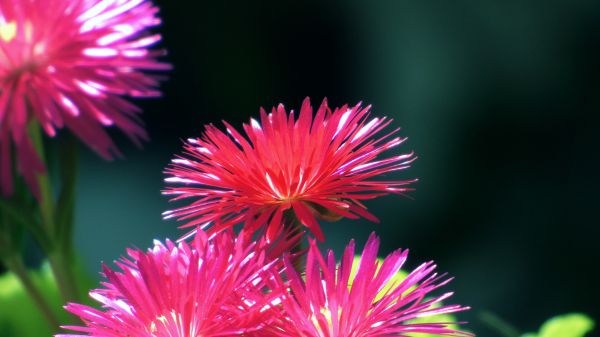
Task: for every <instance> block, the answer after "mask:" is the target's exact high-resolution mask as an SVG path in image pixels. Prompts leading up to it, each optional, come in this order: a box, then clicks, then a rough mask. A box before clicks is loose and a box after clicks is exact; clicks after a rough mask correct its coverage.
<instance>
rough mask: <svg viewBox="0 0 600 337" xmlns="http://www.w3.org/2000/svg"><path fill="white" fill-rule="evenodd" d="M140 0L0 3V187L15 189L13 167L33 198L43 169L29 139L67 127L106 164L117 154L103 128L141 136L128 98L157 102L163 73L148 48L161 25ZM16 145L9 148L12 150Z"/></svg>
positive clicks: (135, 139) (154, 11)
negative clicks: (37, 130)
mask: <svg viewBox="0 0 600 337" xmlns="http://www.w3.org/2000/svg"><path fill="white" fill-rule="evenodd" d="M157 12H158V8H157V7H155V6H153V5H152V3H151V2H150V1H146V0H18V1H15V0H0V190H1V192H2V193H3V194H4V195H9V194H10V193H11V192H12V189H13V186H12V184H13V182H12V177H11V175H12V171H13V164H12V159H11V158H12V157H13V155H12V152H13V151H14V152H15V153H16V168H17V170H18V171H19V172H20V174H22V175H23V177H24V178H25V181H26V182H27V184H28V185H29V186H30V188H31V190H32V191H33V192H34V193H36V194H37V191H38V187H37V181H36V180H37V179H36V177H37V175H38V174H40V173H43V172H44V171H45V167H44V163H43V162H42V161H41V159H40V158H39V157H38V154H37V153H36V150H35V149H34V146H33V144H32V141H31V139H30V137H29V135H28V130H27V128H28V125H29V124H30V123H32V122H34V123H39V125H41V127H42V128H43V130H44V131H45V133H46V134H47V135H48V136H51V137H52V136H54V135H55V134H56V130H57V129H60V128H63V127H65V126H66V127H67V128H69V129H70V130H71V131H72V132H73V133H75V134H76V135H77V136H78V137H79V138H80V139H81V140H83V141H84V142H85V143H86V144H87V145H88V146H90V147H91V148H92V149H93V150H94V151H96V152H97V153H98V154H100V155H101V156H102V157H104V158H106V159H110V158H112V157H113V156H114V155H115V154H118V150H117V148H116V147H115V145H114V144H113V142H112V141H111V139H110V137H109V135H108V134H107V132H106V131H105V130H104V127H106V126H115V127H117V128H119V129H120V130H122V131H123V132H124V133H125V134H126V135H127V136H128V137H129V138H130V139H131V140H132V141H133V142H134V143H136V144H139V143H140V141H141V140H144V139H145V138H146V133H145V131H144V129H143V128H142V127H141V125H140V120H139V117H138V113H139V112H140V110H139V108H138V107H136V106H135V105H133V104H131V103H129V102H128V101H127V100H125V98H126V97H128V96H130V97H155V96H159V95H160V92H159V91H158V90H157V87H158V80H159V79H158V77H156V76H154V75H149V74H145V73H143V72H142V71H145V70H151V71H155V70H165V69H169V68H170V66H169V65H168V64H164V63H160V62H159V61H157V57H159V56H161V55H163V54H164V51H162V50H150V49H149V47H150V46H151V45H153V44H155V43H156V42H158V41H159V40H160V35H158V34H151V33H149V32H148V28H150V27H153V26H156V25H158V24H159V23H160V19H159V18H157V17H156V14H157ZM13 148H14V149H13Z"/></svg>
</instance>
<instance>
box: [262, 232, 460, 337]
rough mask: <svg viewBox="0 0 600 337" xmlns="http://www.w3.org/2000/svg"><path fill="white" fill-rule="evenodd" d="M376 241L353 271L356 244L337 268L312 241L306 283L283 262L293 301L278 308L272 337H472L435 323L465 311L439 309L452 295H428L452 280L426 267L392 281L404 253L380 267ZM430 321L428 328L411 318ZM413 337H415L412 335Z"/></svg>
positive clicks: (395, 254) (332, 258)
mask: <svg viewBox="0 0 600 337" xmlns="http://www.w3.org/2000/svg"><path fill="white" fill-rule="evenodd" d="M378 247H379V239H378V238H377V237H376V236H375V235H374V234H372V235H371V236H370V237H369V239H368V241H367V243H366V245H365V247H364V250H363V252H362V256H361V258H360V262H359V263H358V267H357V268H356V269H355V270H354V271H353V270H352V267H353V260H354V242H350V244H349V245H348V246H347V247H346V249H345V251H344V254H343V256H342V259H341V261H340V263H339V264H338V263H336V260H335V256H334V255H333V252H332V251H329V252H328V254H327V256H326V257H323V256H322V255H321V253H320V252H319V249H318V247H317V245H316V243H315V241H314V240H311V243H310V248H309V251H308V256H307V261H306V273H305V276H304V279H303V278H302V277H301V276H300V275H299V274H298V272H296V271H295V270H294V268H293V267H292V265H291V262H290V261H289V260H288V259H284V260H286V261H285V264H286V273H287V275H288V278H289V280H290V281H289V282H290V284H289V287H290V289H291V296H288V297H287V298H286V299H285V300H284V301H283V303H282V305H283V309H284V311H285V313H286V314H285V318H284V319H282V320H281V321H280V322H279V324H273V325H272V326H271V327H270V328H269V329H268V330H269V333H268V335H271V336H292V337H300V336H301V337H348V336H353V337H369V336H373V337H374V336H418V335H419V334H431V335H443V336H465V337H466V336H471V334H469V333H465V332H461V331H457V330H453V329H452V328H450V327H449V325H451V324H453V323H452V322H445V321H443V320H441V321H436V320H435V319H434V318H435V316H437V315H443V314H448V313H453V312H458V311H462V310H466V309H468V307H461V306H460V305H440V302H441V301H443V300H446V299H447V298H448V297H450V296H451V295H452V293H445V294H443V295H431V292H432V291H434V290H437V289H438V288H440V287H442V286H444V285H446V283H448V282H449V281H450V279H444V275H437V274H436V273H434V269H435V265H434V264H433V262H427V263H424V264H422V265H420V266H419V267H417V268H416V269H415V270H413V271H412V272H411V273H409V274H408V275H407V276H406V277H404V278H402V280H401V281H398V279H395V275H396V274H397V272H398V271H399V270H400V268H401V267H402V265H403V264H404V262H405V261H406V259H407V255H408V251H406V250H401V249H399V250H396V251H394V252H393V253H391V254H390V255H388V256H387V257H386V258H385V259H384V260H383V262H381V263H378V261H377V250H378ZM423 317H431V319H430V320H429V322H431V323H415V322H414V319H416V318H423ZM415 334H416V335H415Z"/></svg>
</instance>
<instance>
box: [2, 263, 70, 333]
mask: <svg viewBox="0 0 600 337" xmlns="http://www.w3.org/2000/svg"><path fill="white" fill-rule="evenodd" d="M4 264H5V265H6V267H7V268H8V269H9V270H10V271H11V272H12V273H13V274H15V275H16V276H17V278H18V279H19V281H20V282H21V284H22V285H23V287H24V288H25V290H26V291H27V293H28V294H29V296H30V297H31V299H32V300H33V302H34V303H35V304H36V305H37V307H38V309H40V311H41V313H42V315H43V316H44V319H45V320H46V322H47V323H48V325H49V326H50V328H51V329H52V330H54V331H59V329H60V326H59V324H58V319H57V318H56V316H55V315H54V312H53V311H52V309H51V307H50V305H49V304H48V302H47V301H46V299H45V298H44V296H43V295H42V293H41V292H40V290H39V289H38V288H37V287H36V286H35V284H34V283H33V280H32V279H31V277H30V276H29V273H28V272H27V268H26V267H25V264H24V263H23V259H22V258H21V257H20V256H19V255H13V256H12V257H10V258H6V259H4Z"/></svg>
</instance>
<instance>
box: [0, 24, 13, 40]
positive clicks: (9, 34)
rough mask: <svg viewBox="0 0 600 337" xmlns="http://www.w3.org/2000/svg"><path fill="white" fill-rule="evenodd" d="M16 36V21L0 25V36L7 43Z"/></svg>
mask: <svg viewBox="0 0 600 337" xmlns="http://www.w3.org/2000/svg"><path fill="white" fill-rule="evenodd" d="M15 36H17V23H16V22H15V21H11V22H7V23H3V24H1V25H0V38H1V39H2V40H4V42H6V43H8V42H10V41H12V40H13V39H14V38H15Z"/></svg>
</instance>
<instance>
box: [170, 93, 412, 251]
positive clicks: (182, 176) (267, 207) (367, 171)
mask: <svg viewBox="0 0 600 337" xmlns="http://www.w3.org/2000/svg"><path fill="white" fill-rule="evenodd" d="M369 114H370V106H367V107H362V106H361V104H360V103H359V104H357V105H355V106H353V107H349V106H347V105H344V106H343V107H341V108H337V109H335V110H334V111H333V112H332V111H331V110H330V109H329V107H328V106H327V101H326V100H324V101H323V103H322V104H321V106H320V107H319V109H318V110H317V113H316V115H315V116H314V117H313V111H312V107H311V105H310V102H309V100H308V98H307V99H305V100H304V103H303V104H302V108H301V109H300V114H299V116H298V118H296V117H295V116H294V112H293V111H292V112H290V113H289V114H288V113H287V112H286V110H285V109H284V107H283V105H279V106H278V107H277V108H276V109H275V108H273V111H272V113H270V114H267V113H266V112H265V111H264V110H263V109H261V113H260V123H259V122H258V121H257V120H255V119H252V120H251V122H250V124H249V125H244V126H243V127H244V131H245V133H246V137H244V136H242V135H241V134H240V133H239V132H238V131H236V130H235V129H234V128H233V127H232V126H231V125H229V124H228V123H226V122H224V124H225V128H226V131H227V133H225V132H223V131H221V130H219V129H218V128H216V127H215V126H213V125H208V126H207V127H206V131H205V133H204V134H203V135H202V137H201V138H195V139H189V140H188V141H187V143H186V145H185V154H184V155H183V156H179V157H177V158H176V159H174V160H173V163H172V165H171V166H170V167H169V168H168V169H167V171H166V173H167V174H168V175H169V177H167V178H166V181H167V182H168V183H173V184H176V185H175V186H172V187H169V188H168V189H167V190H166V191H165V192H164V193H165V194H167V195H172V196H174V198H173V200H178V199H183V198H193V199H195V200H194V201H193V202H192V204H191V205H188V206H185V207H181V208H178V209H175V210H173V211H168V212H165V214H164V216H165V218H171V217H177V218H179V219H180V220H185V221H187V223H186V224H184V225H183V226H182V227H191V226H200V227H201V228H203V229H205V228H208V230H209V231H215V232H218V231H220V230H223V229H225V228H229V227H231V226H234V225H235V224H238V223H245V227H246V228H248V230H254V229H256V228H258V227H260V226H262V225H263V224H265V223H267V224H268V228H267V236H268V237H270V238H272V237H273V233H276V232H277V231H278V227H280V226H281V225H282V219H283V218H285V217H284V213H285V214H292V215H293V217H294V218H295V219H297V220H298V221H300V222H301V223H302V224H303V225H304V226H306V227H308V228H309V229H310V230H311V232H312V233H313V234H314V235H315V236H316V237H317V238H318V239H319V240H323V239H324V236H323V233H322V231H321V228H320V227H319V224H318V222H317V217H321V218H332V217H348V218H353V219H354V218H358V217H359V216H362V217H365V218H367V219H370V220H373V221H377V218H375V217H374V216H373V215H372V214H371V213H369V212H368V211H367V210H366V208H365V207H364V206H363V205H362V203H361V201H363V200H366V199H372V198H375V197H378V196H381V195H385V194H388V193H390V192H392V193H403V192H406V191H408V190H410V188H408V187H407V185H409V184H410V183H412V182H414V180H378V179H376V178H377V177H378V176H380V175H382V174H384V173H386V172H390V171H394V170H401V169H404V168H407V167H409V165H410V163H411V162H412V161H413V160H414V157H413V154H412V152H411V153H408V154H400V155H394V156H391V157H388V158H384V159H382V158H379V155H380V154H381V153H383V152H385V151H386V150H389V149H391V148H394V147H396V146H398V145H400V144H402V143H403V142H404V140H405V138H400V137H398V136H396V133H397V131H398V129H395V130H391V131H389V132H387V133H382V131H383V130H384V129H385V128H386V127H387V126H388V125H389V124H390V122H391V120H390V119H387V118H385V117H383V118H369Z"/></svg>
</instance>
